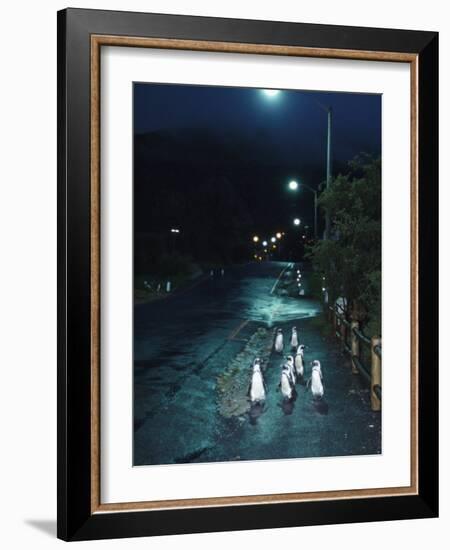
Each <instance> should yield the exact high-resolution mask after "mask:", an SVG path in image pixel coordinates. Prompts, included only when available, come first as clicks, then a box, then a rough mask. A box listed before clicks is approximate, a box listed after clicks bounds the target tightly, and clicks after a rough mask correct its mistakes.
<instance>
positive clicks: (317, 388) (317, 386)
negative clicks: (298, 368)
mask: <svg viewBox="0 0 450 550" xmlns="http://www.w3.org/2000/svg"><path fill="white" fill-rule="evenodd" d="M309 384H311V393H312V395H313V397H314V398H315V399H322V397H323V394H324V388H323V383H322V369H321V367H320V362H319V361H317V360H315V361H313V362H312V370H311V378H310V379H309V380H308V386H309Z"/></svg>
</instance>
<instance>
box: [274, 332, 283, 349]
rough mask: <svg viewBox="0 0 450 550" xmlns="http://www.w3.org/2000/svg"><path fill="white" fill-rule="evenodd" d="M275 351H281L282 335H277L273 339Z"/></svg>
mask: <svg viewBox="0 0 450 550" xmlns="http://www.w3.org/2000/svg"><path fill="white" fill-rule="evenodd" d="M275 351H277V352H278V353H281V352H282V351H283V335H282V334H277V336H276V338H275Z"/></svg>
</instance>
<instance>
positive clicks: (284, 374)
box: [278, 365, 294, 400]
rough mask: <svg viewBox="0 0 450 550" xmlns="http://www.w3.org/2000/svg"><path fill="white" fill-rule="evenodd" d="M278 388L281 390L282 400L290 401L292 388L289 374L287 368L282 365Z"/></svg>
mask: <svg viewBox="0 0 450 550" xmlns="http://www.w3.org/2000/svg"><path fill="white" fill-rule="evenodd" d="M278 387H279V388H280V389H281V394H282V396H283V399H285V400H291V399H293V397H294V386H293V384H292V378H291V375H290V372H289V367H288V366H287V365H283V368H282V370H281V378H280V383H279V384H278Z"/></svg>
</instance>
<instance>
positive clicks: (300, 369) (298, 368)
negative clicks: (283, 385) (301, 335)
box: [294, 344, 305, 380]
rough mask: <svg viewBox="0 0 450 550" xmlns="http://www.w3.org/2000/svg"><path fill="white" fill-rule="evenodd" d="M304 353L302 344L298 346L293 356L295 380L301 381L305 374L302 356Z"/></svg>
mask: <svg viewBox="0 0 450 550" xmlns="http://www.w3.org/2000/svg"><path fill="white" fill-rule="evenodd" d="M304 351H305V346H304V345H303V344H301V345H300V346H298V348H297V353H296V355H295V360H294V364H295V373H296V375H297V378H300V380H302V379H303V377H304V374H305V362H304V361H305V359H304V356H303V354H304Z"/></svg>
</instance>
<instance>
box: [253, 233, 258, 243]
mask: <svg viewBox="0 0 450 550" xmlns="http://www.w3.org/2000/svg"><path fill="white" fill-rule="evenodd" d="M258 241H259V237H258V235H255V236H254V237H253V242H254V243H257V242H258Z"/></svg>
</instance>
